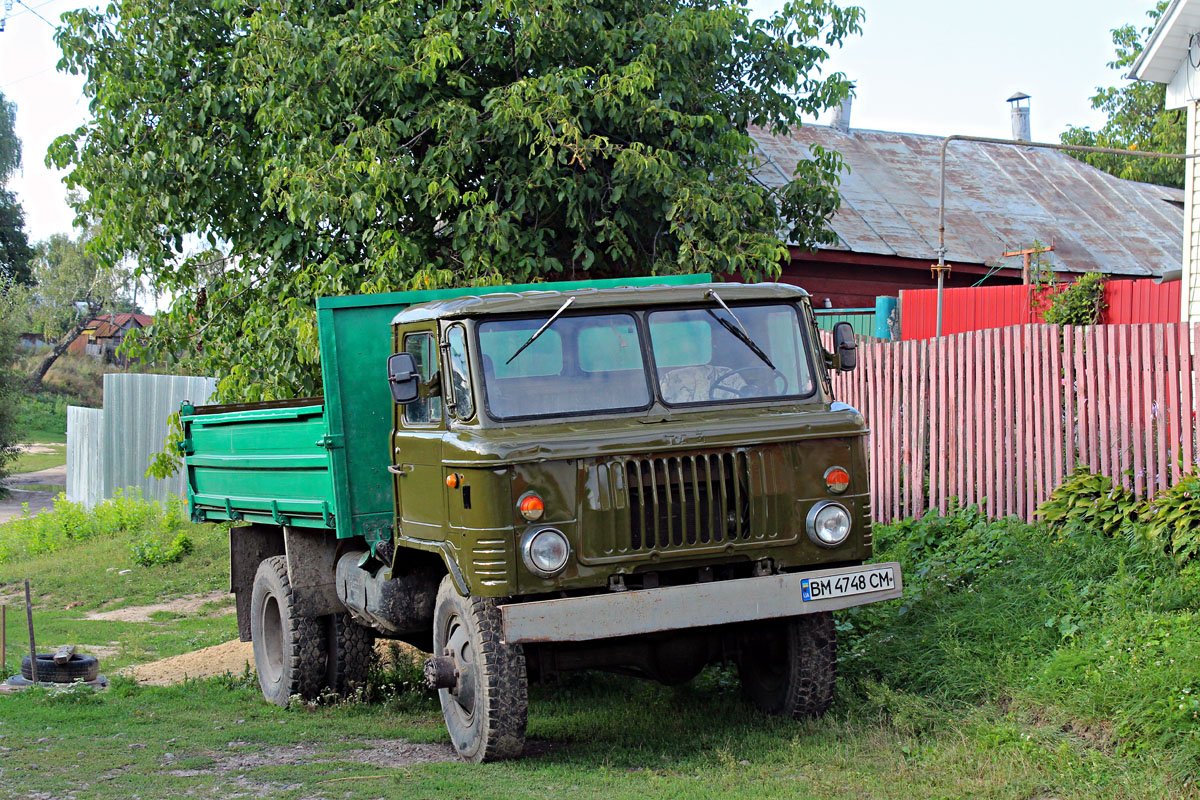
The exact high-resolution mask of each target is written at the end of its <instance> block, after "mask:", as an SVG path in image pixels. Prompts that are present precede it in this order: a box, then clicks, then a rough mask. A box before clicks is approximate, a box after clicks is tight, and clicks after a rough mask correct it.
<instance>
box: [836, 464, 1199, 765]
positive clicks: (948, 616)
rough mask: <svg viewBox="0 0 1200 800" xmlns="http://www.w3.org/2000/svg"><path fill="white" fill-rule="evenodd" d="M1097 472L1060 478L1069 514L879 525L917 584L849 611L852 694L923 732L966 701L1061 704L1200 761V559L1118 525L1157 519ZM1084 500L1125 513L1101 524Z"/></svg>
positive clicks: (969, 514)
mask: <svg viewBox="0 0 1200 800" xmlns="http://www.w3.org/2000/svg"><path fill="white" fill-rule="evenodd" d="M1085 483H1086V485H1085V491H1084V492H1081V493H1079V494H1077V495H1075V496H1076V497H1078V496H1080V495H1083V496H1086V497H1088V498H1090V499H1088V500H1085V501H1081V502H1079V503H1077V504H1072V503H1071V502H1070V501H1069V500H1068V499H1066V498H1064V497H1063V495H1062V494H1061V493H1060V496H1059V498H1058V499H1059V500H1060V501H1061V502H1060V508H1065V509H1066V511H1065V513H1063V514H1062V515H1061V516H1060V517H1059V519H1058V520H1057V525H1058V526H1059V527H1056V528H1054V529H1049V528H1047V527H1046V526H1045V525H1040V524H1039V525H1029V524H1026V523H1024V522H1021V521H1018V520H1015V519H1009V520H993V521H989V520H985V519H982V518H981V516H980V515H979V514H978V513H977V511H976V510H975V509H970V508H967V509H955V510H954V511H953V513H951V514H949V515H947V516H945V517H941V516H938V515H936V514H935V515H929V516H927V517H925V518H923V519H921V520H906V521H904V522H900V523H897V524H895V525H890V526H880V527H878V528H876V533H875V541H876V549H877V555H878V557H879V558H880V559H883V560H899V561H901V562H902V563H903V564H904V578H905V587H904V599H903V602H902V603H900V604H899V605H897V604H891V603H881V604H876V605H868V606H862V607H859V608H856V609H851V610H849V611H847V612H844V613H843V614H841V615H840V619H839V633H840V638H841V642H840V645H841V648H840V649H841V653H842V656H841V674H842V676H843V679H844V683H843V700H842V701H840V702H841V703H842V707H846V704H847V703H848V704H849V705H851V706H853V705H854V704H856V703H863V704H865V705H866V706H867V707H874V708H878V709H880V710H881V712H883V711H886V712H887V713H888V715H889V716H890V717H891V718H893V719H896V720H897V722H896V724H898V725H900V726H902V729H904V730H907V731H911V732H913V733H914V734H922V733H923V732H925V731H928V730H929V726H930V725H932V724H934V721H936V719H938V718H939V717H942V718H944V715H945V709H946V708H954V707H956V706H958V707H962V706H966V707H970V706H974V705H976V704H978V703H980V702H997V703H1004V704H1005V705H1012V704H1015V705H1017V706H1021V707H1025V708H1041V709H1055V712H1054V713H1056V714H1060V715H1062V716H1064V717H1066V718H1067V723H1065V725H1066V727H1067V728H1070V729H1071V730H1075V729H1079V730H1085V731H1094V730H1111V731H1112V735H1111V739H1112V740H1113V741H1114V742H1115V744H1114V746H1115V747H1116V748H1117V749H1118V750H1119V751H1120V752H1121V753H1124V754H1126V755H1130V754H1135V753H1141V752H1146V753H1151V754H1153V757H1154V758H1156V759H1160V760H1161V761H1162V762H1164V763H1166V764H1168V765H1169V766H1170V768H1171V771H1172V773H1173V774H1174V775H1175V776H1176V777H1177V778H1180V779H1184V780H1187V779H1189V778H1191V777H1194V776H1195V775H1196V774H1197V773H1198V772H1200V742H1197V740H1196V736H1195V731H1196V730H1197V729H1200V701H1197V700H1196V699H1195V698H1197V697H1198V696H1200V640H1197V639H1196V637H1195V636H1194V633H1192V632H1194V630H1195V627H1196V625H1197V623H1198V622H1200V612H1197V609H1200V564H1196V565H1192V564H1190V563H1189V564H1188V566H1187V568H1185V569H1183V570H1180V569H1179V568H1178V567H1177V566H1176V563H1175V561H1174V560H1173V559H1172V558H1171V557H1170V555H1169V554H1167V553H1165V552H1164V551H1163V549H1162V548H1161V547H1158V548H1145V547H1141V546H1132V547H1131V546H1130V539H1129V538H1126V537H1122V536H1112V535H1109V533H1108V532H1107V531H1111V530H1113V529H1114V528H1118V527H1120V526H1128V527H1130V529H1131V530H1137V528H1138V526H1140V525H1141V524H1142V523H1141V522H1140V521H1139V520H1138V518H1137V517H1136V516H1135V515H1133V514H1130V513H1129V506H1128V505H1127V504H1121V503H1119V502H1114V501H1113V498H1112V497H1109V495H1110V494H1119V492H1115V491H1114V490H1113V489H1112V487H1111V484H1103V483H1095V482H1091V481H1088V482H1083V481H1077V484H1085ZM1080 508H1093V509H1095V508H1100V509H1103V510H1104V513H1107V514H1111V516H1110V517H1108V522H1107V524H1091V525H1089V524H1088V522H1087V520H1088V517H1087V516H1086V515H1085V514H1083V513H1073V511H1074V510H1077V509H1080ZM1118 519H1119V520H1121V522H1120V523H1119V524H1118V523H1117V522H1116V520H1118ZM1133 538H1134V539H1137V538H1138V537H1136V536H1135V537H1133ZM914 696H916V697H917V698H918V699H919V702H917V704H916V706H913V705H911V703H910V701H909V698H912V697H914ZM913 702H916V701H913ZM947 704H949V705H947ZM939 709H941V710H940V711H939ZM1008 735H1009V734H1008V733H1005V732H1004V731H1003V730H999V729H998V732H997V733H996V736H999V737H1001V738H1003V737H1005V736H1008ZM994 743H995V744H999V743H1000V741H999V739H998V740H997V741H996V742H994Z"/></svg>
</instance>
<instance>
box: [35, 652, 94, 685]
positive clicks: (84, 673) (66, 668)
mask: <svg viewBox="0 0 1200 800" xmlns="http://www.w3.org/2000/svg"><path fill="white" fill-rule="evenodd" d="M37 670H38V682H39V683H41V682H46V683H72V682H73V681H83V682H84V683H88V682H90V681H94V680H96V678H97V677H98V676H99V675H100V662H99V661H97V660H96V657H95V656H85V655H73V656H71V659H70V660H69V661H68V662H67V663H65V664H56V663H55V662H54V653H38V656H37ZM21 677H22V678H24V679H25V680H27V681H31V680H33V665H32V664H30V662H29V656H25V657H23V658H22V659H21Z"/></svg>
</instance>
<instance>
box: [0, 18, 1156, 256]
mask: <svg viewBox="0 0 1200 800" xmlns="http://www.w3.org/2000/svg"><path fill="white" fill-rule="evenodd" d="M26 2H27V5H26V4H22V2H21V0H16V2H15V4H14V7H13V10H12V13H11V16H10V17H9V19H8V20H7V24H6V28H5V30H4V31H3V32H0V91H2V92H3V93H4V94H5V96H7V98H8V99H9V100H12V101H14V102H16V103H17V134H18V135H19V136H20V137H21V139H22V141H23V143H24V147H25V166H24V169H23V171H22V173H21V174H19V175H18V176H17V177H16V178H15V179H13V180H12V181H11V183H10V185H9V188H10V189H12V190H13V191H15V192H16V193H17V194H18V195H19V197H20V199H21V201H22V203H23V204H24V206H25V214H26V223H27V226H26V227H27V229H28V232H29V234H30V237H31V238H32V239H34V240H39V239H43V238H45V237H47V236H49V235H50V234H52V233H56V232H59V231H63V232H69V231H70V230H71V220H72V214H71V211H70V209H69V208H68V207H67V204H66V189H65V188H64V187H63V185H62V182H61V175H59V174H58V173H56V172H55V171H52V170H50V169H48V168H47V167H46V166H45V165H44V159H45V155H46V149H47V147H48V146H49V145H50V142H51V141H52V140H53V139H54V137H55V136H57V135H59V134H62V133H65V132H68V131H71V130H73V129H74V128H76V127H77V126H79V125H81V124H83V122H84V121H85V120H86V119H87V117H88V111H87V103H86V101H85V99H84V98H83V94H82V91H81V87H82V80H81V79H80V78H77V77H71V76H68V75H63V74H61V73H58V72H57V71H55V69H54V66H55V64H56V63H57V61H58V58H59V56H60V53H59V51H58V48H57V46H56V45H55V44H54V39H53V26H52V25H51V24H50V23H57V22H58V17H59V15H60V14H61V13H63V12H64V11H67V10H69V9H72V8H76V7H79V6H80V5H81V4H80V2H79V0H26ZM781 5H782V3H781V2H779V1H778V0H751V6H752V8H753V9H754V10H755V11H757V12H759V13H760V14H766V13H769V12H771V11H773V10H775V9H776V8H779V7H780V6H781ZM858 5H860V6H862V7H863V8H865V9H866V22H865V24H864V26H863V34H862V35H861V36H858V37H855V38H853V39H852V40H851V41H850V42H849V43H848V44H847V45H846V46H845V47H844V48H843V49H842V50H841V51H839V52H837V53H835V55H834V57H833V59H832V61H831V67H830V68H831V69H833V70H840V71H842V72H845V73H846V74H847V75H848V76H849V77H850V78H851V79H852V80H854V81H855V82H856V83H857V84H858V96H857V99H856V100H855V102H854V110H853V114H852V118H851V124H852V126H853V127H857V128H872V129H876V130H891V131H905V132H910V133H929V134H939V135H947V134H951V133H965V134H975V135H984V136H1008V135H1009V133H1010V127H1009V116H1008V104H1007V103H1006V102H1005V98H1007V97H1008V96H1009V95H1011V94H1012V93H1013V92H1016V91H1018V90H1019V91H1023V92H1026V93H1027V94H1030V95H1032V101H1031V106H1032V130H1033V138H1034V139H1035V140H1038V141H1057V139H1058V134H1059V133H1060V132H1061V131H1062V130H1063V129H1064V128H1065V127H1066V125H1067V124H1074V125H1088V126H1092V127H1096V126H1098V125H1099V124H1101V123H1102V122H1103V119H1102V118H1101V116H1100V115H1099V114H1098V113H1096V112H1095V111H1092V110H1091V108H1090V104H1089V102H1088V98H1089V97H1090V96H1091V95H1092V94H1093V93H1094V91H1095V87H1097V86H1111V85H1117V84H1119V83H1121V82H1123V77H1122V76H1120V75H1118V74H1117V73H1115V72H1113V71H1112V70H1109V69H1107V68H1106V67H1105V63H1106V62H1108V61H1109V60H1110V59H1111V58H1112V42H1111V35H1110V33H1109V31H1110V30H1111V29H1112V28H1114V27H1118V26H1120V25H1123V24H1125V23H1128V22H1134V23H1137V24H1138V26H1139V27H1141V26H1142V25H1144V24H1145V21H1146V17H1145V12H1146V10H1147V9H1148V8H1150V7H1151V6H1152V5H1153V0H1087V2H1081V0H1071V2H1067V0H1006V2H1003V3H981V2H964V0H907V2H902V0H861V2H859V3H858ZM0 7H2V6H0ZM30 7H32V11H31V10H29V8H30ZM40 17H44V18H45V19H44V20H43V19H41V18H40ZM822 121H824V120H822Z"/></svg>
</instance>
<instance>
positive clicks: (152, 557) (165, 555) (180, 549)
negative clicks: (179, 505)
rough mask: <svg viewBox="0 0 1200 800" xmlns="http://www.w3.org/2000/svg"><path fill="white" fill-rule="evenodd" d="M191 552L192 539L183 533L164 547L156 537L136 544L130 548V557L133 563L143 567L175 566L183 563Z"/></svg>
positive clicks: (176, 535)
mask: <svg viewBox="0 0 1200 800" xmlns="http://www.w3.org/2000/svg"><path fill="white" fill-rule="evenodd" d="M191 552H192V540H191V537H189V536H188V535H187V534H186V533H184V532H183V531H180V532H179V533H177V534H175V538H174V539H172V540H171V543H170V544H168V545H166V546H163V544H161V543H160V542H159V541H158V539H157V537H154V536H151V537H149V538H145V539H142V540H141V541H137V542H134V543H133V544H131V545H130V546H129V555H130V557H131V558H132V559H133V563H135V564H139V565H141V566H143V567H152V566H155V565H156V564H175V563H178V562H179V561H182V560H183V557H184V556H186V555H188V554H189V553H191Z"/></svg>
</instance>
